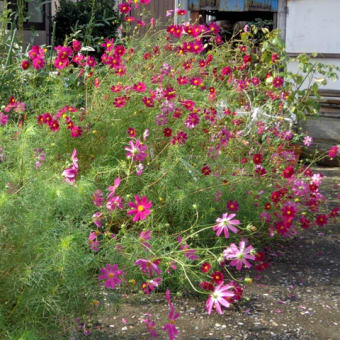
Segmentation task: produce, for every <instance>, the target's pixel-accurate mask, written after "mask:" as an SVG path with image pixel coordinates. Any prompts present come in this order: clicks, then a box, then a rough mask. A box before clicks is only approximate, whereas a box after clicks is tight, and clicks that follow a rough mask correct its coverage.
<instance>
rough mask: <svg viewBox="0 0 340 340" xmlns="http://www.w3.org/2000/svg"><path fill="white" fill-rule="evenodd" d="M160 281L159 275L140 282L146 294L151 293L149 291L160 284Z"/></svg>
mask: <svg viewBox="0 0 340 340" xmlns="http://www.w3.org/2000/svg"><path fill="white" fill-rule="evenodd" d="M161 283H162V278H161V277H156V278H154V279H151V280H149V281H146V282H143V283H142V289H143V292H144V293H145V294H147V295H149V294H150V293H151V291H154V290H155V289H156V288H157V287H158V286H159V285H160V284H161Z"/></svg>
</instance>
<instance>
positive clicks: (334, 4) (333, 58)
mask: <svg viewBox="0 0 340 340" xmlns="http://www.w3.org/2000/svg"><path fill="white" fill-rule="evenodd" d="M286 6H287V14H286V49H287V52H288V53H291V54H293V55H294V54H299V53H313V52H317V53H320V54H323V55H324V57H323V58H316V59H315V61H320V62H322V63H325V64H332V65H336V66H339V67H340V1H339V0H322V1H321V0H286ZM290 69H291V70H292V71H297V65H296V64H294V63H292V64H291V66H290ZM339 76H340V74H339ZM324 88H326V89H336V90H340V79H339V80H338V81H337V82H335V83H334V82H329V84H327V86H325V87H324Z"/></svg>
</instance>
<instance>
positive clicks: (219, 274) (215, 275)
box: [211, 272, 224, 284]
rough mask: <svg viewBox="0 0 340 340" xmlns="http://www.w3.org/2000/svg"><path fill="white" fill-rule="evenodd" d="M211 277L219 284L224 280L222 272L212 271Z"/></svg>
mask: <svg viewBox="0 0 340 340" xmlns="http://www.w3.org/2000/svg"><path fill="white" fill-rule="evenodd" d="M211 278H212V280H213V281H214V282H215V283H216V284H220V283H222V282H224V276H223V274H222V272H213V273H212V274H211Z"/></svg>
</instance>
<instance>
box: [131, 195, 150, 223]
mask: <svg viewBox="0 0 340 340" xmlns="http://www.w3.org/2000/svg"><path fill="white" fill-rule="evenodd" d="M135 201H136V203H134V202H129V203H128V205H129V206H130V207H131V208H133V209H132V210H129V211H128V215H135V216H134V217H133V222H137V221H139V220H140V221H142V220H145V219H146V217H147V216H148V215H149V214H150V208H151V207H152V202H151V201H148V200H147V198H146V197H145V196H143V197H142V198H141V197H139V196H138V195H135Z"/></svg>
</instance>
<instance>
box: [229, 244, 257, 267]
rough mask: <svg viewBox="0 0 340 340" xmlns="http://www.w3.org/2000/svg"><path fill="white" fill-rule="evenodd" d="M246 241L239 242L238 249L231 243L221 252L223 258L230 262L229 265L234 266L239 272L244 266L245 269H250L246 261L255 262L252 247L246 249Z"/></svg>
mask: <svg viewBox="0 0 340 340" xmlns="http://www.w3.org/2000/svg"><path fill="white" fill-rule="evenodd" d="M246 244H247V241H245V240H241V241H240V243H239V248H237V246H236V244H235V243H232V244H231V245H230V246H229V247H228V248H227V249H225V250H224V251H223V256H224V257H225V258H226V259H227V260H230V261H231V262H230V265H231V266H235V267H236V269H237V270H241V269H242V266H243V265H244V266H245V267H246V268H250V267H251V264H250V263H249V262H248V260H255V256H254V255H253V254H252V251H253V250H254V248H253V246H248V247H246Z"/></svg>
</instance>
